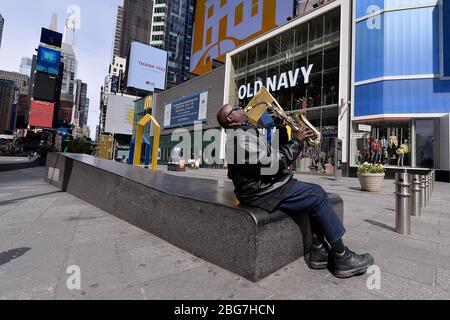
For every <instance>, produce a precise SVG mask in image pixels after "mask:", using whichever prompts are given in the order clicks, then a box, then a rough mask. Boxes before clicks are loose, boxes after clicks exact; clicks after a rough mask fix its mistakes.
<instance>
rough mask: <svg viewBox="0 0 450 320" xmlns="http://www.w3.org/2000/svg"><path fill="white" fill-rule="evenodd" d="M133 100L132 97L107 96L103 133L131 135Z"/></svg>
mask: <svg viewBox="0 0 450 320" xmlns="http://www.w3.org/2000/svg"><path fill="white" fill-rule="evenodd" d="M134 100H135V97H132V96H121V95H120V96H119V95H114V94H109V95H108V105H107V109H106V125H105V132H107V133H112V134H129V135H132V134H133V121H134Z"/></svg>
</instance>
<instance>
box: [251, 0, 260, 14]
mask: <svg viewBox="0 0 450 320" xmlns="http://www.w3.org/2000/svg"><path fill="white" fill-rule="evenodd" d="M258 1H259V0H252V17H254V16H256V15H257V14H258Z"/></svg>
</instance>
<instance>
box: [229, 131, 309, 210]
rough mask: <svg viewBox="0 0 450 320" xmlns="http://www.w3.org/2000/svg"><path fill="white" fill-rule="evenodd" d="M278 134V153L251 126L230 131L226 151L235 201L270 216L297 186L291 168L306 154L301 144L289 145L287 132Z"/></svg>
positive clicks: (290, 143)
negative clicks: (302, 154) (303, 152)
mask: <svg viewBox="0 0 450 320" xmlns="http://www.w3.org/2000/svg"><path fill="white" fill-rule="evenodd" d="M276 132H277V133H276V134H275V136H274V141H276V139H277V135H278V136H279V141H280V143H279V148H278V149H279V152H277V151H276V149H277V148H276V147H277V146H276V145H273V146H270V145H268V143H267V141H266V138H265V136H264V135H261V134H260V133H259V131H258V129H257V127H255V126H249V125H242V126H240V127H238V128H235V130H227V142H226V147H225V152H226V160H227V163H228V178H229V179H231V180H232V181H233V184H234V186H235V191H234V193H235V194H236V197H237V198H238V200H239V201H240V202H241V203H242V204H246V205H250V206H255V207H260V208H262V209H264V210H266V211H268V212H273V211H274V210H275V209H276V207H277V206H278V205H279V203H280V202H281V201H282V200H283V198H284V197H285V196H286V195H287V194H288V193H289V190H290V188H291V187H292V184H293V183H294V182H295V181H294V180H293V173H292V172H291V171H290V170H289V166H290V165H291V164H292V163H293V162H294V161H295V160H296V159H297V158H298V157H299V155H300V153H301V152H302V150H303V143H302V141H300V140H297V139H293V140H291V141H288V135H287V130H286V128H279V129H278V130H277V131H276ZM230 133H231V134H230ZM258 147H259V149H258ZM244 155H245V158H244ZM238 160H240V161H238Z"/></svg>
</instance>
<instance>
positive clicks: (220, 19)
mask: <svg viewBox="0 0 450 320" xmlns="http://www.w3.org/2000/svg"><path fill="white" fill-rule="evenodd" d="M293 7H294V6H293V1H286V0H248V1H242V0H228V1H209V0H198V1H197V3H196V8H195V17H194V37H193V42H192V55H191V72H192V73H194V74H198V75H200V74H204V73H206V72H209V71H211V70H212V63H213V60H218V61H221V62H224V61H225V54H226V53H227V52H230V51H231V50H233V49H234V48H236V47H237V46H239V45H241V44H244V43H246V42H248V41H249V40H252V39H254V38H256V37H257V36H259V35H261V34H263V33H265V32H267V31H269V30H271V29H273V28H275V27H277V26H279V25H281V24H284V23H286V22H287V19H288V18H289V17H292V13H293Z"/></svg>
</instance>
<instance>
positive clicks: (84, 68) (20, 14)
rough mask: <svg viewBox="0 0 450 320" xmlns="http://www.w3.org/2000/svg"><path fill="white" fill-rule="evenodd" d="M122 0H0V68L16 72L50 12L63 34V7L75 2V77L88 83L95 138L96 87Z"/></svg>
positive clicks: (34, 45) (101, 79) (30, 53)
mask: <svg viewBox="0 0 450 320" xmlns="http://www.w3.org/2000/svg"><path fill="white" fill-rule="evenodd" d="M122 3H123V0H13V1H11V0H0V14H1V15H2V16H3V17H4V19H5V26H4V30H3V39H2V45H1V47H0V69H1V70H8V71H16V72H18V71H19V66H20V61H21V58H22V57H30V58H31V57H32V56H33V54H34V53H35V49H36V48H37V47H38V45H39V40H40V32H41V28H42V27H46V28H48V27H49V25H50V19H51V16H52V14H53V13H56V14H57V15H58V32H61V33H63V31H64V23H65V21H66V18H67V16H68V14H67V8H68V7H69V6H70V5H76V6H78V7H79V8H80V12H81V25H80V27H81V28H80V29H79V30H77V33H76V43H75V54H76V56H77V60H78V74H77V78H78V79H81V80H83V82H86V83H87V84H88V97H89V99H90V105H89V118H88V125H89V127H90V129H91V137H92V138H94V137H95V130H96V126H97V125H98V117H99V103H100V88H101V86H102V85H103V82H104V79H105V77H106V75H107V74H108V68H109V63H110V61H111V54H112V47H113V37H114V31H115V19H116V13H117V6H118V5H120V4H122Z"/></svg>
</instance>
